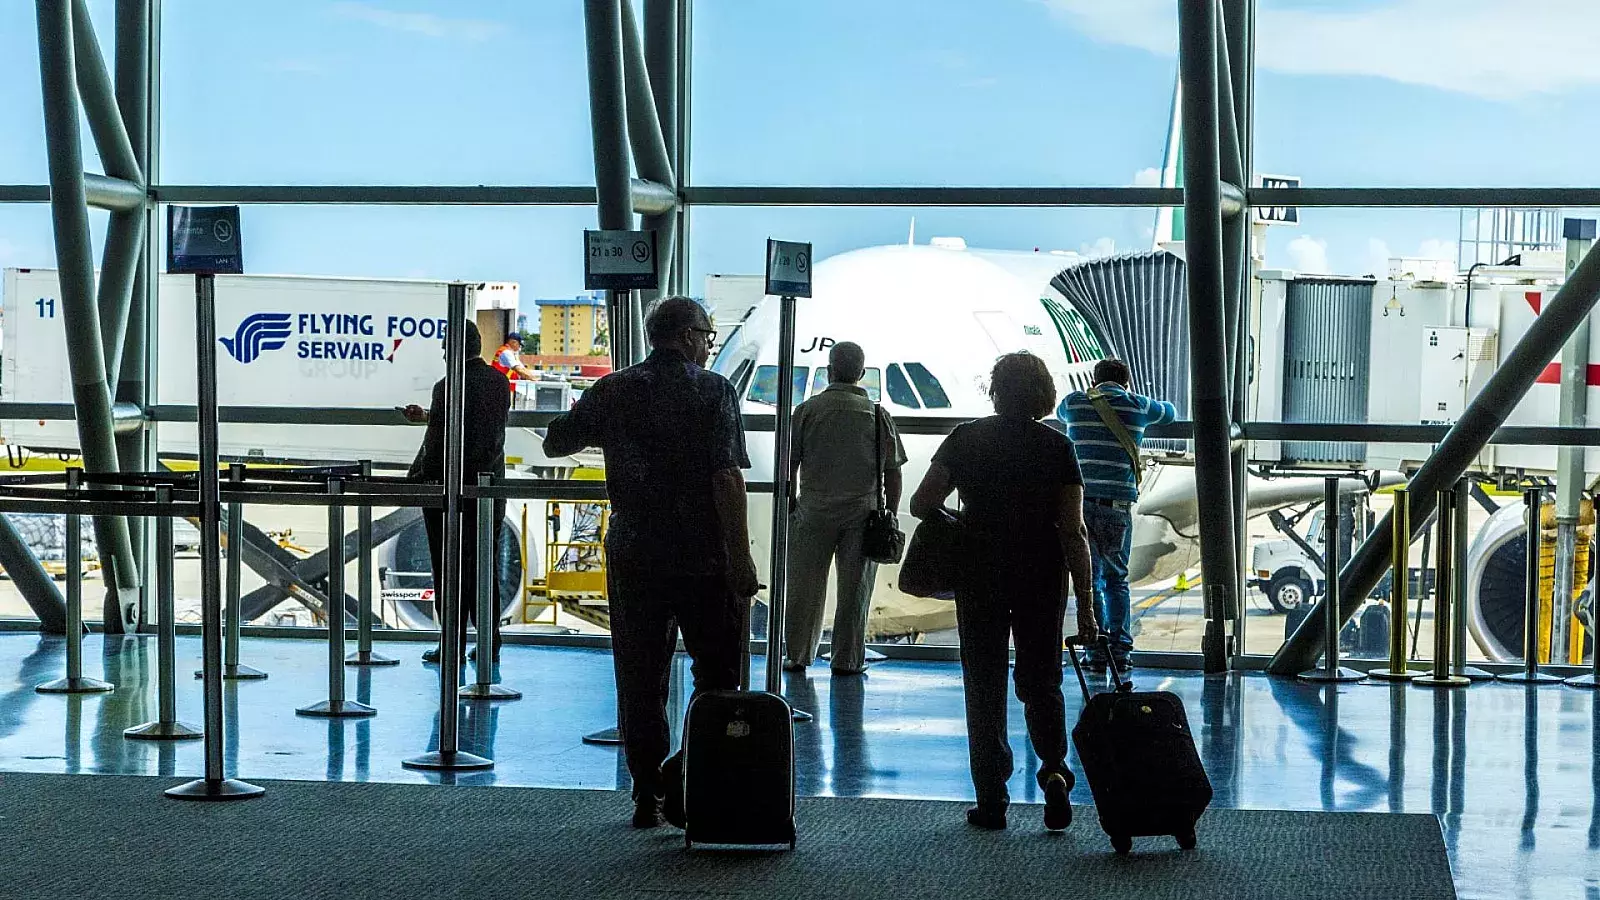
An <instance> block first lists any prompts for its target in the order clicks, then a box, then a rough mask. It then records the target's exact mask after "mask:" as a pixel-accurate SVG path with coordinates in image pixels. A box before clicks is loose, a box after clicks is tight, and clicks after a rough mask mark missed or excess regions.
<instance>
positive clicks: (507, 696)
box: [461, 473, 522, 700]
mask: <svg viewBox="0 0 1600 900" xmlns="http://www.w3.org/2000/svg"><path fill="white" fill-rule="evenodd" d="M489 482H490V478H489V476H488V475H484V474H481V473H480V474H479V475H478V487H479V488H480V489H484V488H488V487H489ZM476 503H477V513H478V528H477V545H478V553H477V562H478V564H477V587H478V590H477V594H478V595H477V596H476V597H474V598H473V600H474V601H475V602H476V603H477V604H478V615H477V618H478V633H477V637H476V638H475V643H476V646H477V657H476V666H475V673H476V675H477V678H475V679H474V680H473V682H472V684H469V685H466V686H465V687H463V688H462V689H461V696H462V697H465V698H467V699H469V700H521V699H522V692H521V691H517V690H513V689H511V688H508V687H506V686H505V685H503V684H495V683H494V676H495V674H496V673H497V672H498V671H499V669H500V653H499V644H500V604H499V603H498V602H497V601H498V600H499V599H500V596H499V595H500V591H499V590H498V587H499V584H498V582H497V581H496V580H495V577H494V576H495V571H494V570H495V565H494V563H495V559H496V557H497V556H498V555H499V554H498V553H497V551H498V550H499V549H500V548H499V547H497V546H495V542H494V526H495V521H494V500H492V499H491V498H489V497H478V498H477V500H476Z"/></svg>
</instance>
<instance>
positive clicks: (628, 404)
mask: <svg viewBox="0 0 1600 900" xmlns="http://www.w3.org/2000/svg"><path fill="white" fill-rule="evenodd" d="M645 334H646V336H647V337H648V338H649V340H650V346H651V353H650V356H649V357H647V358H646V359H645V360H644V362H641V363H639V364H638V365H635V366H629V367H628V368H626V369H623V370H621V371H618V372H613V373H612V374H610V375H607V376H606V377H604V378H602V379H600V380H599V381H598V382H596V383H595V385H594V387H592V388H590V389H589V390H587V391H585V392H584V394H583V397H582V398H580V399H579V400H578V402H577V404H576V405H575V406H573V408H572V411H571V412H569V413H567V414H565V415H562V416H559V417H557V418H556V419H555V420H554V421H553V422H551V423H550V430H549V433H548V435H547V436H546V437H545V442H544V450H545V453H547V454H549V455H550V456H552V457H559V456H567V455H569V454H572V453H575V452H577V451H579V450H582V449H584V448H585V447H599V448H600V449H601V450H602V451H604V453H605V466H606V490H607V492H608V493H609V495H610V498H611V525H610V529H609V531H608V532H607V533H606V573H607V589H608V592H609V594H610V613H611V639H612V660H613V663H614V665H615V667H616V677H617V729H618V731H620V732H621V734H622V741H623V748H624V750H625V752H626V754H627V759H628V771H629V772H630V773H631V774H632V776H633V799H634V815H633V824H634V825H635V826H636V827H639V828H652V827H655V826H656V825H659V824H660V822H661V804H662V799H663V797H664V795H665V793H666V788H667V785H666V780H665V779H664V778H663V776H662V772H661V768H662V763H663V761H665V759H666V756H667V751H668V749H670V747H669V741H670V738H669V736H668V729H667V674H668V668H669V666H670V665H671V662H672V654H673V650H674V648H675V647H676V645H677V638H678V633H679V632H680V631H681V632H682V634H683V644H684V647H685V648H686V649H687V650H688V651H689V655H690V656H691V657H692V658H693V659H694V666H693V673H694V690H695V693H697V694H698V693H700V692H701V691H707V690H727V689H736V688H738V687H739V674H740V668H741V665H742V659H743V646H744V643H743V642H744V640H745V635H744V633H743V631H744V628H743V623H744V621H745V619H744V612H745V610H746V609H747V608H748V606H749V603H750V598H751V597H753V596H754V595H755V593H756V591H757V590H758V589H759V587H760V585H759V584H758V577H757V574H756V565H755V561H754V560H753V559H752V558H751V557H750V535H749V530H748V527H747V525H746V522H745V487H744V476H743V475H742V474H741V472H740V469H746V468H749V467H750V460H749V458H748V457H747V456H746V455H745V447H744V426H743V422H742V420H741V419H740V416H739V398H738V395H737V394H736V393H735V391H734V388H733V385H731V384H729V383H728V380H727V379H725V378H723V377H722V376H721V375H718V374H716V373H714V372H710V371H707V370H706V368H705V364H706V360H707V359H708V358H709V357H710V355H711V346H712V344H713V343H714V342H715V340H716V332H715V331H714V330H713V329H712V328H711V321H710V319H709V318H708V317H707V316H706V312H705V310H704V309H702V308H701V307H700V305H699V304H698V303H696V302H694V301H693V300H690V299H688V298H687V297H668V298H666V299H664V300H661V301H660V302H658V303H656V304H655V305H654V306H652V307H651V309H650V312H649V315H647V316H646V317H645Z"/></svg>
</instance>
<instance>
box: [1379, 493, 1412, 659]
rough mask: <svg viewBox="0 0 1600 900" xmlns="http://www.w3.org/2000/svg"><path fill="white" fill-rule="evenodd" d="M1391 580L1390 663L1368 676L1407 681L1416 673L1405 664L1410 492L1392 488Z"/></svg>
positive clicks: (1408, 593) (1409, 582) (1409, 574)
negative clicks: (1392, 541)
mask: <svg viewBox="0 0 1600 900" xmlns="http://www.w3.org/2000/svg"><path fill="white" fill-rule="evenodd" d="M1390 569H1391V574H1392V576H1393V580H1392V582H1391V585H1390V589H1389V665H1388V667H1387V668H1382V669H1373V670H1372V671H1371V672H1368V673H1367V677H1369V678H1374V679H1377V680H1378V681H1410V680H1411V679H1412V678H1414V677H1416V675H1417V674H1418V673H1416V672H1413V671H1411V670H1410V669H1409V668H1408V667H1407V666H1406V599H1407V597H1408V596H1409V595H1410V593H1411V491H1410V490H1408V489H1406V488H1405V487H1397V488H1395V489H1394V543H1393V547H1392V552H1391V554H1390Z"/></svg>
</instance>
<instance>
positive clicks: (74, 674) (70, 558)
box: [34, 468, 117, 694]
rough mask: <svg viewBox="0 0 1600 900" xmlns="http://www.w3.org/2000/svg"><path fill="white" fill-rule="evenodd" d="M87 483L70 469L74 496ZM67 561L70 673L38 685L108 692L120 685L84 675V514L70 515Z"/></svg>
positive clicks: (47, 690)
mask: <svg viewBox="0 0 1600 900" xmlns="http://www.w3.org/2000/svg"><path fill="white" fill-rule="evenodd" d="M81 487H83V470H82V469H79V468H71V469H68V470H67V496H68V497H69V498H73V499H76V497H74V495H75V494H77V492H78V490H79V489H80V488H81ZM66 520H67V521H66V525H67V527H66V532H67V536H66V542H67V546H66V563H67V677H65V678H58V679H56V680H55V681H47V682H45V683H44V684H41V685H39V686H38V687H36V688H34V690H36V691H38V692H39V693H41V694H105V693H109V692H111V691H114V690H116V688H117V686H116V685H114V684H112V683H110V682H108V681H101V680H100V679H98V678H85V677H84V675H83V517H82V516H80V515H78V514H77V513H75V512H73V513H67V516H66Z"/></svg>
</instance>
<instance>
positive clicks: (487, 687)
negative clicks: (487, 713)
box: [456, 682, 522, 700]
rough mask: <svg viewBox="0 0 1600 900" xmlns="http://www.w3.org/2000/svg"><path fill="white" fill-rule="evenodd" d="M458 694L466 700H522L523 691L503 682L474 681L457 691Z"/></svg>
mask: <svg viewBox="0 0 1600 900" xmlns="http://www.w3.org/2000/svg"><path fill="white" fill-rule="evenodd" d="M456 696H458V697H461V698H463V699H466V700H521V699H522V692H521V691H518V690H513V689H511V688H508V687H506V686H505V685H503V684H478V683H477V682H473V683H472V684H469V685H467V686H465V687H463V688H462V689H461V690H460V691H457V692H456Z"/></svg>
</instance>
